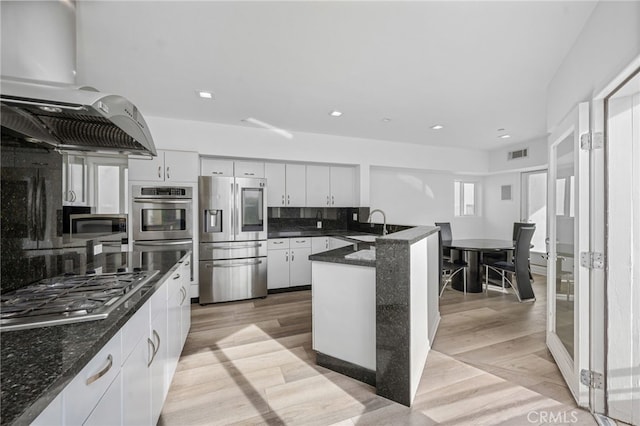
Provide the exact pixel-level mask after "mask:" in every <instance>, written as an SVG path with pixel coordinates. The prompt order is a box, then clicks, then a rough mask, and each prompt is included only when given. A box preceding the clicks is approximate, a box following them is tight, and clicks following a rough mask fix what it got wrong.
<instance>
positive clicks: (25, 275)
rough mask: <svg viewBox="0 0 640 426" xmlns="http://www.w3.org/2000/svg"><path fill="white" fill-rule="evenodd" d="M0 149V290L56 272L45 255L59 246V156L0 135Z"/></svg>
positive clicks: (16, 286) (60, 213) (7, 289)
mask: <svg viewBox="0 0 640 426" xmlns="http://www.w3.org/2000/svg"><path fill="white" fill-rule="evenodd" d="M1 150H2V180H1V192H0V193H1V196H2V209H1V220H2V226H1V236H2V256H1V257H2V265H1V269H0V270H1V283H2V288H1V291H2V292H3V293H4V292H7V291H10V290H15V289H16V288H20V287H22V286H24V285H26V284H29V283H30V282H33V281H37V280H39V279H42V278H47V277H48V276H49V275H51V274H55V273H57V272H59V271H58V269H59V265H57V263H58V261H57V260H52V259H55V258H54V257H53V256H49V255H51V254H57V253H59V252H60V251H61V248H62V156H61V155H60V154H59V153H57V152H55V151H51V150H47V149H44V148H41V147H39V146H38V145H36V144H29V143H21V142H18V141H16V140H13V139H8V138H7V139H5V135H4V134H3V135H2V145H1ZM52 262H53V263H52Z"/></svg>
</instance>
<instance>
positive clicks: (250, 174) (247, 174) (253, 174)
mask: <svg viewBox="0 0 640 426" xmlns="http://www.w3.org/2000/svg"><path fill="white" fill-rule="evenodd" d="M244 175H245V176H255V175H256V174H255V173H246V172H245V174H244Z"/></svg>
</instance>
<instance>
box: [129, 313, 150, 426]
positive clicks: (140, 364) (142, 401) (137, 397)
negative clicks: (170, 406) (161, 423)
mask: <svg viewBox="0 0 640 426" xmlns="http://www.w3.org/2000/svg"><path fill="white" fill-rule="evenodd" d="M149 305H150V303H145V305H144V306H142V307H141V308H140V309H139V310H138V312H136V313H135V315H134V316H133V317H132V318H131V319H130V320H129V321H128V322H127V324H125V326H124V328H123V353H124V352H129V355H128V356H127V358H126V359H125V361H124V364H123V365H122V372H121V374H122V423H123V424H124V425H150V424H151V369H150V368H149V367H150V366H149V362H150V361H151V358H152V356H153V346H152V345H151V343H150V342H149V340H148V339H149V316H150V309H149ZM132 321H133V322H132ZM140 321H142V323H140ZM127 335H128V336H129V338H127V337H126V336H127ZM136 337H137V339H136V340H134V341H133V342H131V343H130V345H131V350H128V349H127V346H126V343H125V342H127V341H131V340H133V339H135V338H136Z"/></svg>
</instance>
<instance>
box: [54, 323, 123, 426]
mask: <svg viewBox="0 0 640 426" xmlns="http://www.w3.org/2000/svg"><path fill="white" fill-rule="evenodd" d="M121 339H122V334H121V333H120V332H118V333H117V334H116V335H115V336H113V338H112V339H111V340H109V342H108V343H107V344H106V345H104V347H103V348H102V349H101V350H100V352H98V353H97V355H96V356H94V357H93V359H92V360H91V361H89V363H88V364H87V365H86V366H85V367H84V368H83V369H82V370H81V371H80V373H78V375H77V376H76V377H75V378H74V379H73V380H72V381H71V383H69V385H68V386H67V387H66V388H65V390H64V398H63V399H64V413H65V424H70V425H76V424H82V423H84V421H85V420H86V419H87V417H88V416H89V414H90V413H91V411H93V409H94V407H95V406H96V405H97V404H98V402H99V401H100V398H102V395H104V393H105V392H106V390H107V389H108V388H109V385H110V384H111V382H113V379H115V377H116V376H117V375H118V373H120V365H121V358H122V340H121Z"/></svg>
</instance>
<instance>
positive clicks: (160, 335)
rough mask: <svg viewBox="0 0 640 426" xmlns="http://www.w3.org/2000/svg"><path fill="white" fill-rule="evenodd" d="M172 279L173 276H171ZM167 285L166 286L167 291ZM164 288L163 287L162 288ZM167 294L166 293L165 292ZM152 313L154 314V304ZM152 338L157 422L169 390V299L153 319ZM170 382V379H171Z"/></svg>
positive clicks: (154, 419)
mask: <svg viewBox="0 0 640 426" xmlns="http://www.w3.org/2000/svg"><path fill="white" fill-rule="evenodd" d="M169 279H171V278H169ZM166 287H167V285H166V284H165V286H164V288H165V291H166ZM161 290H162V289H161ZM165 294H166V293H165ZM151 314H152V315H153V305H152V310H151ZM150 331H151V333H150V339H151V341H152V342H153V344H152V346H153V348H154V351H153V354H152V356H151V365H150V368H151V420H152V424H157V423H158V419H159V418H160V412H161V411H162V405H163V404H164V399H165V397H166V394H167V391H168V385H167V374H168V368H167V364H168V355H169V354H168V345H167V340H168V339H167V300H166V298H165V305H164V310H163V311H160V312H159V313H158V314H157V315H156V316H155V318H152V319H151V330H150ZM169 382H170V380H169Z"/></svg>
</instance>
